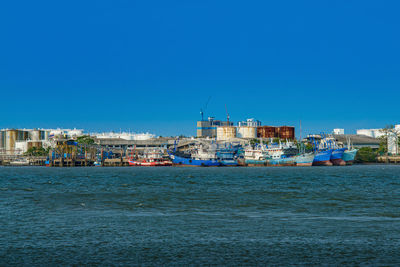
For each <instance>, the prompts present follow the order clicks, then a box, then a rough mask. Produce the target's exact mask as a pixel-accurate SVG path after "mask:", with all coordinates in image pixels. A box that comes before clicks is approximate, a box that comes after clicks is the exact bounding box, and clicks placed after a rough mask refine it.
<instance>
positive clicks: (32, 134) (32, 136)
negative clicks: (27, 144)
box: [29, 130, 40, 142]
mask: <svg viewBox="0 0 400 267" xmlns="http://www.w3.org/2000/svg"><path fill="white" fill-rule="evenodd" d="M29 139H31V140H32V141H35V142H36V141H39V140H40V130H32V131H30V132H29Z"/></svg>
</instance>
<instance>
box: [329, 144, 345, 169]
mask: <svg viewBox="0 0 400 267" xmlns="http://www.w3.org/2000/svg"><path fill="white" fill-rule="evenodd" d="M345 150H346V148H339V149H335V150H333V151H332V155H331V162H332V164H333V165H335V166H344V165H346V162H345V161H344V160H343V159H342V157H343V152H344V151H345Z"/></svg>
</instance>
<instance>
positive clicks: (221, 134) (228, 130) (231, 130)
mask: <svg viewBox="0 0 400 267" xmlns="http://www.w3.org/2000/svg"><path fill="white" fill-rule="evenodd" d="M235 137H236V127H234V126H221V127H218V128H217V140H229V139H232V138H235Z"/></svg>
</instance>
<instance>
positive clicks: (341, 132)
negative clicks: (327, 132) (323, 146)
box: [333, 128, 344, 135]
mask: <svg viewBox="0 0 400 267" xmlns="http://www.w3.org/2000/svg"><path fill="white" fill-rule="evenodd" d="M333 134H337V135H339V134H344V129H340V128H336V129H333Z"/></svg>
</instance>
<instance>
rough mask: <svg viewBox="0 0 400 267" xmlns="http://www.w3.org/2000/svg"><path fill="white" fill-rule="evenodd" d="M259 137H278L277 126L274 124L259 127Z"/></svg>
mask: <svg viewBox="0 0 400 267" xmlns="http://www.w3.org/2000/svg"><path fill="white" fill-rule="evenodd" d="M257 137H261V138H274V137H278V131H277V128H276V127H274V126H261V127H258V128H257Z"/></svg>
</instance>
